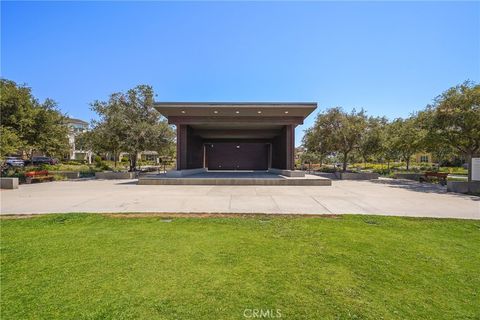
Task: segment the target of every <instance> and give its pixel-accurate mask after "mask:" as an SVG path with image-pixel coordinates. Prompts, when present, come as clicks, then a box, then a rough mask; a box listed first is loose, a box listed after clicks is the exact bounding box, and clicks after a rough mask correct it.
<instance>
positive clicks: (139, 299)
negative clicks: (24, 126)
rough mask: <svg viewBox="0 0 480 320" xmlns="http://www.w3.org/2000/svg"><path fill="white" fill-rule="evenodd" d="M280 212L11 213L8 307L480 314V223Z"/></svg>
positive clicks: (48, 314)
mask: <svg viewBox="0 0 480 320" xmlns="http://www.w3.org/2000/svg"><path fill="white" fill-rule="evenodd" d="M267 219H268V218H264V217H260V216H256V217H249V218H241V217H236V218H207V219H200V218H174V219H173V221H171V222H166V221H162V218H160V217H153V218H152V217H150V218H133V219H126V218H112V217H107V216H102V215H86V214H85V215H84V214H72V215H53V216H43V217H36V218H28V219H8V220H7V219H2V221H1V318H2V319H3V320H6V319H247V318H245V317H244V312H245V309H262V310H274V311H278V312H280V313H281V315H282V317H281V318H282V319H479V318H480V221H460V220H436V219H408V218H396V217H377V216H376V217H372V216H340V217H337V218H335V217H333V218H332V217H329V218H302V217H298V218H288V217H276V218H271V219H268V220H267ZM249 312H250V311H247V312H246V315H251V313H249Z"/></svg>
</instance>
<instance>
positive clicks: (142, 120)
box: [92, 85, 175, 171]
mask: <svg viewBox="0 0 480 320" xmlns="http://www.w3.org/2000/svg"><path fill="white" fill-rule="evenodd" d="M153 103H154V101H153V90H152V87H150V86H147V85H139V86H136V87H135V88H133V89H130V90H128V91H127V92H126V93H114V94H112V95H111V96H110V99H109V100H108V101H107V102H102V101H95V102H94V103H93V104H92V109H93V110H94V111H95V112H97V113H98V114H99V116H100V119H99V120H98V121H97V122H95V123H94V125H93V130H92V131H93V133H92V142H93V144H94V145H95V148H94V150H95V149H97V150H99V149H103V150H107V149H108V150H109V151H111V152H112V153H113V154H114V155H115V158H117V154H118V153H119V152H120V151H123V152H128V154H129V161H130V171H134V170H136V166H137V157H138V154H139V153H140V152H141V151H145V150H151V151H157V152H159V153H164V152H165V149H168V150H169V149H170V146H171V144H172V143H173V141H174V136H175V135H174V132H173V130H172V128H171V127H170V126H169V125H168V124H167V122H166V121H165V120H164V119H162V118H161V116H160V114H159V113H158V112H157V111H156V110H155V109H154V108H153Z"/></svg>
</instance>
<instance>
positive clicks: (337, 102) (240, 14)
mask: <svg viewBox="0 0 480 320" xmlns="http://www.w3.org/2000/svg"><path fill="white" fill-rule="evenodd" d="M1 10H2V12H1V75H2V77H4V78H8V79H11V80H14V81H17V82H19V83H26V84H28V85H29V86H31V87H32V88H33V92H34V94H35V95H36V96H37V97H38V98H40V99H44V98H46V97H50V98H53V99H54V100H56V101H57V102H58V103H59V106H60V108H61V109H62V110H63V111H64V112H66V113H68V114H69V115H70V116H73V117H77V118H82V119H85V120H89V119H91V118H94V117H95V115H94V114H93V113H92V112H91V111H90V110H89V103H90V102H92V101H93V100H95V99H106V98H107V97H108V95H109V94H110V93H112V92H115V91H122V90H126V89H128V88H131V87H133V86H135V85H137V84H142V83H145V84H150V85H152V86H153V87H154V89H155V92H156V94H157V100H158V101H314V102H318V104H319V108H318V110H324V109H325V108H327V107H331V106H342V107H344V108H345V109H351V108H353V107H356V108H361V107H363V108H365V109H366V110H367V111H368V113H369V114H371V115H386V116H387V117H389V118H395V117H403V116H407V115H408V114H409V113H411V112H412V111H414V110H418V109H421V108H423V107H424V106H425V105H426V104H428V103H430V102H431V100H432V99H433V98H434V97H435V96H436V95H438V94H439V93H441V92H442V91H443V90H445V89H446V88H448V87H450V86H452V85H455V84H457V83H460V82H462V81H464V80H466V79H470V80H473V81H476V82H478V81H479V79H480V44H479V43H480V3H479V2H463V3H458V2H457V3H453V2H395V3H388V2H365V3H359V2H339V3H333V2H316V3H311V2H302V3H293V2H292V3H273V2H264V3H260V2H245V3H220V2H205V3H187V2H181V3H168V2H142V3H130V2H74V3H65V2H44V3H42V2H34V3H28V2H2V4H1ZM313 120H314V116H310V117H309V118H308V119H307V121H306V124H305V125H306V126H310V125H311V124H312V122H313ZM303 129H304V126H303V127H299V128H298V129H297V145H298V144H299V142H300V138H301V134H302V131H303Z"/></svg>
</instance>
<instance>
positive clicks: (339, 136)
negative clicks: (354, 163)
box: [307, 107, 367, 172]
mask: <svg viewBox="0 0 480 320" xmlns="http://www.w3.org/2000/svg"><path fill="white" fill-rule="evenodd" d="M366 127H367V117H366V115H365V111H364V110H363V109H362V110H360V111H359V112H357V111H356V110H355V109H353V110H352V112H350V113H347V112H344V111H343V110H342V108H340V107H336V108H331V109H328V110H326V111H325V112H323V113H321V114H319V115H318V116H317V119H316V120H315V124H314V126H313V129H312V130H313V131H312V132H313V134H312V137H314V138H313V139H314V141H321V143H322V144H323V146H322V148H324V150H328V151H329V152H330V153H337V154H339V155H340V156H341V158H342V163H343V165H342V170H343V171H344V172H345V171H346V170H347V164H348V160H349V157H350V155H351V153H352V152H353V151H354V150H355V149H356V148H358V146H359V144H360V141H361V138H362V136H363V134H364V133H365V129H366ZM307 139H309V138H308V137H307Z"/></svg>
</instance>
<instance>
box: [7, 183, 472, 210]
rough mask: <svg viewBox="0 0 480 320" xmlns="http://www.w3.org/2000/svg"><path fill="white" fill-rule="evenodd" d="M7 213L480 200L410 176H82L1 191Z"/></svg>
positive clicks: (458, 204) (401, 206)
mask: <svg viewBox="0 0 480 320" xmlns="http://www.w3.org/2000/svg"><path fill="white" fill-rule="evenodd" d="M0 196H1V213H2V214H38V213H69V212H167V213H177V212H178V213H183V212H185V213H187V212H200V213H270V214H275V213H280V214H374V215H398V216H410V217H438V218H461V219H480V197H475V196H468V195H461V194H454V193H447V192H446V188H445V187H441V186H439V185H433V184H421V183H417V182H413V181H407V180H391V179H379V180H371V181H340V180H337V181H333V183H332V186H209V185H204V186H180V185H159V186H149V185H137V184H136V180H77V181H59V182H51V183H41V184H30V185H21V186H20V187H19V189H17V190H2V191H1V192H0Z"/></svg>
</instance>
